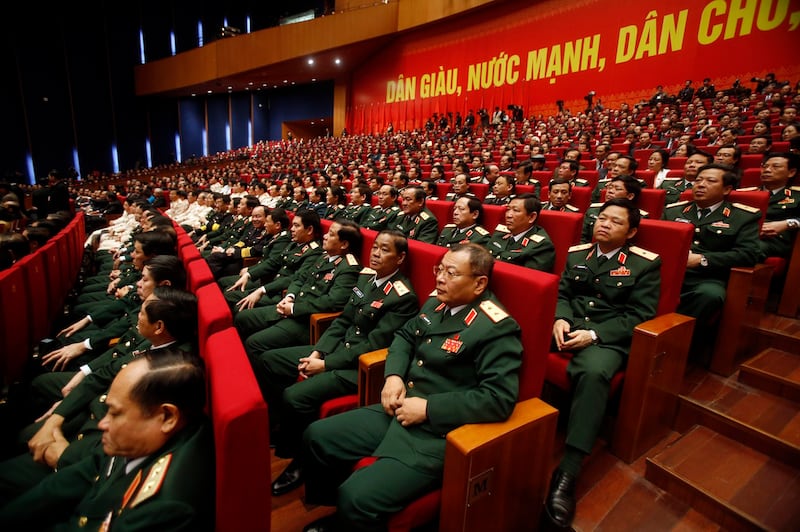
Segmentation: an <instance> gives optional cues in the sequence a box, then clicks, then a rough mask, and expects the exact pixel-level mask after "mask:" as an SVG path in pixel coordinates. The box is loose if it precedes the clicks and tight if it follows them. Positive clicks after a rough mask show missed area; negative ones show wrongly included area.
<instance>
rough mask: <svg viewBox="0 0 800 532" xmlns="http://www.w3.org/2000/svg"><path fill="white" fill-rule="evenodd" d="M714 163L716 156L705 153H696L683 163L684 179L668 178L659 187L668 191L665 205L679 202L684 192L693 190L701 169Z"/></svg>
mask: <svg viewBox="0 0 800 532" xmlns="http://www.w3.org/2000/svg"><path fill="white" fill-rule="evenodd" d="M712 162H714V156H713V155H711V154H710V153H707V152H704V151H696V152H694V153H693V154H692V155H690V156H689V157H687V158H686V162H685V163H683V177H682V178H681V177H667V178H665V179H664V181H662V182H661V185H659V187H658V188H660V189H664V190H666V191H667V197H666V198H665V199H664V204H665V205H671V204H672V203H675V202H677V201H678V200H679V199H680V196H681V193H682V192H683V191H684V190H690V189H691V188H692V184H693V183H694V179H695V178H696V177H697V171H698V170H699V169H700V167H701V166H704V165H706V164H710V163H712Z"/></svg>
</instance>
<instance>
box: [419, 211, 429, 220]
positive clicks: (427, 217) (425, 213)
mask: <svg viewBox="0 0 800 532" xmlns="http://www.w3.org/2000/svg"><path fill="white" fill-rule="evenodd" d="M419 217H420V218H422V219H423V220H427V219H429V218H430V215H429V214H428V213H427V212H425V211H422V212H420V213H419Z"/></svg>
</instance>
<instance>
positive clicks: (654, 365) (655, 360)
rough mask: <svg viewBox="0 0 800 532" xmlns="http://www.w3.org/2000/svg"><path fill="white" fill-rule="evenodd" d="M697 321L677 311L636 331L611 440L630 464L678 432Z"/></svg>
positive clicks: (655, 319)
mask: <svg viewBox="0 0 800 532" xmlns="http://www.w3.org/2000/svg"><path fill="white" fill-rule="evenodd" d="M694 324H695V319H694V318H691V317H689V316H684V315H683V314H677V313H674V312H673V313H670V314H664V315H662V316H658V317H657V318H654V319H652V320H648V321H646V322H644V323H641V324H640V325H639V326H637V327H636V328H635V329H634V330H633V341H632V343H631V350H630V353H629V355H628V365H627V367H626V368H625V381H624V383H623V385H622V398H621V400H620V405H619V411H618V414H617V420H616V422H615V425H614V435H613V438H612V443H611V449H612V451H613V453H614V454H615V455H616V456H618V457H619V458H621V459H622V460H624V461H625V462H627V463H631V462H633V461H634V460H636V459H637V458H638V457H639V456H641V455H642V453H644V452H645V451H647V450H648V449H650V448H651V447H652V446H653V445H655V444H656V443H657V442H658V441H659V440H660V439H661V438H663V437H664V436H665V435H666V434H667V433H669V432H670V431H671V430H672V421H673V419H674V416H675V412H676V409H677V405H678V393H679V392H680V387H681V383H682V381H683V376H684V374H685V373H686V360H687V358H688V356H689V346H690V345H691V340H692V333H693V332H694Z"/></svg>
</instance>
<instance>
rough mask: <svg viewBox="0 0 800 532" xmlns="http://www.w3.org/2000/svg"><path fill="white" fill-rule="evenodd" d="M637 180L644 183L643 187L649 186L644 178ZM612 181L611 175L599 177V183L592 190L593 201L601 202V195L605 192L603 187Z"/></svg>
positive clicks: (641, 183)
mask: <svg viewBox="0 0 800 532" xmlns="http://www.w3.org/2000/svg"><path fill="white" fill-rule="evenodd" d="M636 180H637V181H638V182H639V184H640V185H642V188H646V187H647V182H646V181H645V180H644V179H639V178H638V177H637V178H636ZM610 182H611V178H610V177H605V178H603V179H599V180H598V181H597V185H595V187H594V190H592V203H598V202H600V197H601V195H602V193H603V189H604V188H606V186H607V185H608V184H609V183H610Z"/></svg>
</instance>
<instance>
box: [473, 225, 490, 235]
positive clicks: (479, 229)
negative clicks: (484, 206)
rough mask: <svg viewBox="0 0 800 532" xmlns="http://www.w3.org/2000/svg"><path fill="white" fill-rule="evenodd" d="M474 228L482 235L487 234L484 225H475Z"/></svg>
mask: <svg viewBox="0 0 800 532" xmlns="http://www.w3.org/2000/svg"><path fill="white" fill-rule="evenodd" d="M475 230H476V231H477V232H479V233H480V234H482V235H484V236H486V235H488V234H489V231H487V230H486V229H485V228H484V227H481V226H480V225H476V226H475Z"/></svg>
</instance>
